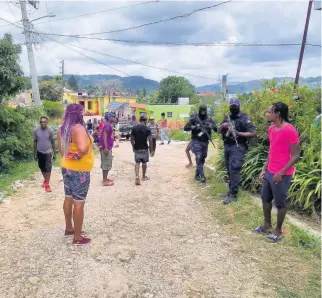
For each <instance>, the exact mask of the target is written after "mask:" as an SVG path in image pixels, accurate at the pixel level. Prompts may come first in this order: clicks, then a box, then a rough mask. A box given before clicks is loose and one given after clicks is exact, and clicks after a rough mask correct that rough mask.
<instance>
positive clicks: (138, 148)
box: [131, 113, 154, 185]
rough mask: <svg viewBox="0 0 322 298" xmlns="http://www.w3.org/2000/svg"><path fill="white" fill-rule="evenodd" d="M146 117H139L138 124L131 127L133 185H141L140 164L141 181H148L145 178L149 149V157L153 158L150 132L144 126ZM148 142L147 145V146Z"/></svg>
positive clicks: (147, 178) (142, 115) (143, 114)
mask: <svg viewBox="0 0 322 298" xmlns="http://www.w3.org/2000/svg"><path fill="white" fill-rule="evenodd" d="M147 119H148V117H147V115H146V114H145V113H142V114H141V115H140V123H139V124H138V125H136V126H134V127H133V129H132V132H131V144H132V147H133V152H134V159H135V184H136V185H141V181H140V164H141V163H142V172H143V173H142V180H143V181H146V180H149V177H147V176H146V170H147V163H148V162H149V148H150V154H151V157H153V156H154V151H153V145H152V136H151V130H150V128H149V127H147V126H146V122H147ZM148 141H149V145H148Z"/></svg>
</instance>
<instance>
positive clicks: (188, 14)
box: [82, 0, 232, 36]
mask: <svg viewBox="0 0 322 298" xmlns="http://www.w3.org/2000/svg"><path fill="white" fill-rule="evenodd" d="M231 1H232V0H228V1H225V2H221V3H218V4H215V5H211V6H207V7H202V8H199V9H195V10H193V11H192V12H189V13H185V14H182V15H178V16H175V17H171V18H167V19H162V20H158V21H154V22H150V23H146V24H142V25H138V26H134V27H129V28H124V29H118V30H111V31H105V32H97V33H89V34H82V35H83V36H89V35H99V34H105V33H116V32H124V31H128V30H133V29H138V28H142V27H145V26H150V25H155V24H160V23H164V22H169V21H173V20H175V19H180V18H186V17H189V16H191V15H193V14H195V13H197V12H199V11H203V10H206V9H211V8H214V7H217V6H219V5H223V4H226V3H229V2H231Z"/></svg>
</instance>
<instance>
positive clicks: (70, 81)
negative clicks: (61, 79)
mask: <svg viewBox="0 0 322 298" xmlns="http://www.w3.org/2000/svg"><path fill="white" fill-rule="evenodd" d="M68 85H69V87H70V88H71V89H72V90H77V89H78V86H77V81H76V79H75V77H74V76H73V75H71V76H70V78H69V79H68Z"/></svg>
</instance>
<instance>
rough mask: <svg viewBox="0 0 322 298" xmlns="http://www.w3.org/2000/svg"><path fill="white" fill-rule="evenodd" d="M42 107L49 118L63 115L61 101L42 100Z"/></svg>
mask: <svg viewBox="0 0 322 298" xmlns="http://www.w3.org/2000/svg"><path fill="white" fill-rule="evenodd" d="M42 107H43V109H44V111H45V113H46V114H47V116H48V117H49V118H51V119H57V118H61V117H62V116H63V113H64V107H63V104H62V103H61V102H55V101H47V100H43V101H42Z"/></svg>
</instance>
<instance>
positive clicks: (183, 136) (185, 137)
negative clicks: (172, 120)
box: [168, 129, 191, 141]
mask: <svg viewBox="0 0 322 298" xmlns="http://www.w3.org/2000/svg"><path fill="white" fill-rule="evenodd" d="M168 135H169V137H170V138H171V139H172V140H176V141H190V139H191V134H190V133H185V132H184V131H183V130H182V129H172V130H170V131H169V132H168Z"/></svg>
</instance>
